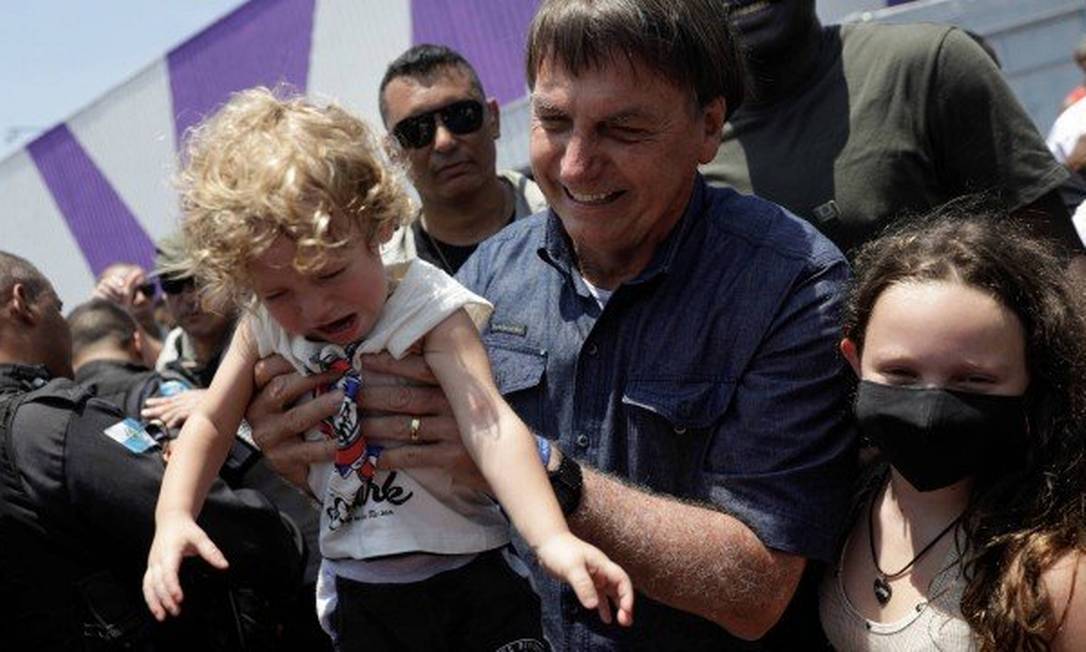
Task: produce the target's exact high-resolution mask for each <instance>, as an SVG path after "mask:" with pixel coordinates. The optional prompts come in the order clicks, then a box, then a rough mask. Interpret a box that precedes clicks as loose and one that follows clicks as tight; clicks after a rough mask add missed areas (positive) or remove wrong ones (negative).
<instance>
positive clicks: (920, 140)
mask: <svg viewBox="0 0 1086 652" xmlns="http://www.w3.org/2000/svg"><path fill="white" fill-rule="evenodd" d="M819 56H820V62H819V65H818V67H817V68H816V71H815V73H814V74H813V75H812V76H811V79H810V80H809V83H808V84H807V85H806V86H805V87H803V88H801V89H798V90H797V92H796V93H795V94H793V95H792V96H789V97H786V98H784V99H782V100H781V101H780V102H778V103H776V104H774V105H772V106H764V105H761V106H760V105H757V104H749V105H744V106H743V107H742V108H740V109H739V110H738V111H737V112H736V114H735V115H734V116H733V117H732V119H731V121H730V122H729V123H728V124H727V125H726V126H725V128H724V134H723V136H724V142H723V143H722V144H721V146H720V149H719V151H718V152H717V156H716V158H715V159H714V160H713V161H712V162H711V163H709V164H708V165H706V166H704V168H703V170H702V172H703V174H704V175H705V176H706V178H707V179H708V180H709V181H710V183H713V184H716V185H728V186H732V187H734V188H736V189H737V190H739V191H740V192H753V193H755V194H757V195H759V196H761V197H764V198H766V199H769V200H771V201H774V202H776V203H778V204H781V205H782V206H784V207H785V208H788V209H789V210H791V211H792V212H794V213H796V214H797V215H799V216H800V217H803V218H805V219H807V220H808V221H810V222H812V223H814V224H815V225H816V226H817V227H818V228H819V229H820V230H821V231H822V232H823V233H825V234H826V235H827V236H829V238H830V239H831V240H833V241H834V243H836V244H837V246H838V247H840V248H841V249H842V250H843V251H845V252H846V253H847V252H849V251H850V250H851V249H853V248H854V247H856V246H857V245H859V244H862V243H864V242H866V241H867V240H870V239H872V238H874V237H875V236H877V235H878V233H879V231H880V230H881V229H882V228H883V227H884V226H885V225H886V224H887V223H888V222H889V221H890V220H891V219H892V218H894V217H896V216H899V215H902V214H909V213H918V212H923V211H925V210H927V209H930V208H932V207H935V206H938V205H939V204H942V203H944V202H946V201H948V200H950V199H953V198H955V197H957V196H960V195H963V194H968V193H974V192H982V191H988V192H995V193H997V194H998V195H999V197H1000V198H1001V199H1002V201H1003V202H1004V203H1005V204H1006V206H1007V207H1008V208H1009V209H1018V208H1021V207H1023V206H1026V205H1028V204H1030V203H1032V202H1034V201H1036V200H1037V199H1039V198H1040V197H1042V196H1043V195H1045V194H1046V193H1047V192H1049V191H1051V190H1053V189H1055V188H1056V187H1057V186H1058V185H1059V184H1060V182H1062V181H1063V180H1064V179H1065V178H1066V176H1067V172H1066V170H1064V169H1063V167H1062V166H1060V165H1059V164H1058V163H1057V162H1056V160H1055V159H1054V158H1053V157H1052V155H1051V154H1050V153H1049V152H1048V149H1047V148H1046V147H1045V144H1044V141H1043V140H1042V139H1041V136H1040V134H1038V132H1037V129H1036V127H1035V126H1034V125H1033V123H1032V122H1031V121H1030V118H1029V116H1028V115H1026V113H1025V111H1024V110H1023V109H1022V107H1021V106H1020V105H1019V103H1018V101H1017V99H1015V97H1014V95H1013V93H1012V92H1011V90H1010V88H1009V87H1008V86H1007V84H1006V83H1005V81H1004V80H1003V77H1002V74H1001V72H1000V71H999V69H998V68H997V67H996V66H995V64H994V62H993V61H992V60H991V58H990V57H989V56H988V55H987V54H986V53H985V52H984V51H983V50H982V49H981V48H980V47H979V46H978V45H977V44H976V43H975V42H974V41H973V40H972V39H971V38H970V37H969V36H968V35H967V34H965V33H964V32H962V31H961V30H959V29H956V28H952V27H947V26H941V25H871V24H860V25H845V26H831V27H827V28H825V30H824V31H823V41H822V49H821V53H820V55H819ZM1047 230H1049V231H1051V232H1052V233H1053V234H1055V233H1057V232H1058V233H1059V237H1060V238H1062V239H1064V240H1065V241H1066V238H1067V237H1070V236H1073V232H1072V231H1070V228H1069V220H1068V224H1060V225H1053V226H1052V228H1051V229H1047Z"/></svg>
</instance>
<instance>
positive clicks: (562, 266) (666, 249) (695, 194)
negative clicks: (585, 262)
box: [538, 173, 706, 293]
mask: <svg viewBox="0 0 1086 652" xmlns="http://www.w3.org/2000/svg"><path fill="white" fill-rule="evenodd" d="M705 189H706V185H705V179H703V178H702V176H701V173H697V174H696V175H695V179H694V189H693V191H692V192H691V194H690V199H689V201H687V203H686V209H685V210H684V211H683V215H682V217H680V218H679V221H678V222H676V223H675V226H674V227H672V229H671V232H670V233H668V234H667V237H665V238H664V240H663V241H662V242H661V243H660V244H659V245H658V246H657V247H656V251H655V252H653V255H652V259H651V260H649V264H648V265H646V266H645V269H643V270H641V272H640V273H639V274H638V275H637V276H636V277H634V278H633V279H631V280H629V281H626V282H625V283H623V285H640V284H642V283H647V282H648V281H651V280H652V279H654V278H656V277H657V276H660V275H662V274H667V273H669V272H670V271H671V268H672V266H673V265H674V263H675V261H676V257H677V256H678V252H679V249H680V248H681V246H682V243H683V242H684V241H685V240H686V236H687V233H688V232H689V231H690V229H691V228H692V225H693V224H694V223H696V221H697V220H698V219H700V218H701V216H702V215H703V214H704V212H705V211H704V209H705ZM538 254H539V257H540V258H542V259H543V261H544V262H546V263H547V264H549V265H551V266H552V267H554V268H555V269H557V270H558V271H559V272H561V273H562V274H563V275H565V276H566V278H567V279H570V280H572V279H575V278H579V277H580V272H579V270H578V269H577V265H576V256H575V254H574V253H573V243H572V242H571V241H570V238H569V235H568V234H567V233H566V230H565V229H564V228H563V227H562V220H561V219H559V217H558V215H557V214H556V213H555V212H554V209H551V208H548V209H547V224H546V228H545V231H544V236H543V246H542V247H540V248H539V250H538ZM574 285H575V286H576V287H577V289H578V293H584V292H587V290H586V289H585V288H582V287H581V284H580V283H575V284H574ZM582 290H583V291H584V292H582Z"/></svg>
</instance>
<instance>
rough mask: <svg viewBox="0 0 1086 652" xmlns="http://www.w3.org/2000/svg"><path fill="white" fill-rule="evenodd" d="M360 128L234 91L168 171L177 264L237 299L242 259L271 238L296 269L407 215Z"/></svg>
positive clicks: (373, 236) (265, 94)
mask: <svg viewBox="0 0 1086 652" xmlns="http://www.w3.org/2000/svg"><path fill="white" fill-rule="evenodd" d="M393 170H394V169H393V168H392V167H391V166H389V165H388V164H386V162H385V161H384V160H383V159H382V156H381V150H380V147H379V145H378V143H377V141H376V139H375V138H374V136H373V134H372V132H371V130H370V129H369V127H367V126H366V124H365V123H363V122H362V121H361V120H359V119H358V118H355V117H354V116H352V115H350V114H349V113H347V112H346V111H345V110H343V109H341V108H339V107H338V106H335V105H327V106H320V105H317V104H315V103H313V102H311V101H309V100H306V99H305V98H303V97H301V96H298V95H288V94H287V93H285V92H279V91H274V92H273V91H272V90H269V89H267V88H264V87H259V88H253V89H250V90H246V91H242V92H239V93H235V94H234V95H232V96H231V98H230V100H229V101H228V102H227V103H226V104H225V105H224V106H223V107H222V108H220V109H219V110H218V111H217V112H216V113H215V114H214V115H212V116H211V117H209V118H207V119H206V120H204V121H203V122H201V123H200V124H199V125H198V126H196V127H195V128H193V129H192V130H190V131H189V132H188V133H187V137H186V147H185V156H184V161H183V166H182V169H181V172H180V174H179V177H178V183H177V185H178V187H179V189H180V192H181V207H182V211H183V215H184V217H183V222H182V232H183V234H184V239H185V250H186V254H187V261H186V262H185V264H184V267H183V269H179V270H177V271H184V272H188V273H190V274H192V275H194V276H195V277H196V278H197V280H198V281H199V284H200V286H201V288H202V290H203V291H204V292H205V293H206V294H207V295H209V296H211V297H215V298H220V299H222V298H225V299H231V300H233V301H235V302H237V303H245V302H246V300H247V299H249V298H250V297H251V292H252V290H251V288H252V278H251V277H250V276H249V272H248V268H249V263H250V262H252V261H253V260H254V259H255V258H256V257H258V256H260V255H261V254H262V253H263V252H264V251H265V250H267V248H268V247H269V246H270V245H271V244H272V242H273V241H274V240H275V239H276V238H277V237H278V236H280V235H283V236H286V237H288V238H290V239H291V240H292V241H293V242H294V243H295V245H296V246H297V255H296V257H295V260H294V265H295V267H296V268H297V269H298V270H299V271H303V272H306V271H311V270H314V269H318V268H319V267H320V266H321V265H322V264H324V263H325V262H326V260H327V256H328V254H329V253H330V252H331V251H334V250H336V249H338V248H340V247H343V246H345V245H347V244H349V243H350V242H351V240H352V238H355V237H363V238H365V239H366V242H368V243H371V244H378V241H379V240H380V239H381V238H383V237H387V235H388V234H390V233H391V232H392V230H393V229H394V228H395V227H396V226H399V225H401V224H403V223H404V221H405V219H406V218H407V217H408V216H410V215H411V204H410V199H409V198H408V196H407V194H406V192H405V191H404V189H403V185H402V183H401V179H400V178H399V176H398V174H396V173H395V172H394V171H393Z"/></svg>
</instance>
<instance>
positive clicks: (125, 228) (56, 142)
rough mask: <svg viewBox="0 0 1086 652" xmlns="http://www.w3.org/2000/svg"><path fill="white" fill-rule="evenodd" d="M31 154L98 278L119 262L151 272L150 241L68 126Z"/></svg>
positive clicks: (42, 140) (45, 139)
mask: <svg viewBox="0 0 1086 652" xmlns="http://www.w3.org/2000/svg"><path fill="white" fill-rule="evenodd" d="M27 150H29V152H30V156H31V158H33V160H34V164H35V165H36V166H37V168H38V171H39V172H40V173H41V176H42V178H43V179H45V185H46V186H47V187H48V188H49V192H50V193H52V195H53V199H54V201H56V203H57V206H58V207H59V208H60V212H61V213H62V214H63V215H64V220H65V221H66V222H67V223H68V229H69V230H70V231H71V232H72V235H73V236H74V237H75V240H76V242H77V243H78V244H79V248H80V249H81V250H82V251H83V257H84V258H85V259H86V260H87V263H88V264H89V265H90V268H91V271H92V272H93V273H94V275H95V276H97V275H98V274H99V273H101V271H102V270H103V269H105V267H106V266H107V265H109V264H110V263H113V262H116V261H126V262H133V263H139V264H140V265H142V266H143V267H144V268H145V269H150V268H151V266H152V263H153V260H154V253H155V250H154V245H153V244H152V243H151V239H150V238H149V237H148V236H147V233H145V232H144V230H143V227H142V226H141V225H140V223H139V222H138V221H137V220H136V217H135V215H133V214H132V211H131V210H129V209H128V206H126V205H125V203H124V201H123V200H122V199H121V198H120V196H118V195H117V192H116V191H115V190H114V189H113V186H111V185H110V184H109V181H108V180H107V179H106V177H105V175H103V174H102V172H101V170H99V169H98V166H96V165H95V164H94V161H92V160H91V158H90V156H88V155H87V152H86V151H84V149H83V147H82V146H81V145H80V144H79V141H77V140H76V139H75V137H74V136H73V135H72V132H71V131H69V130H68V127H67V125H64V124H61V125H60V126H58V127H54V128H53V129H51V130H49V131H48V132H46V133H45V135H43V136H41V137H40V138H38V139H36V140H35V141H34V142H32V143H30V145H28V146H27ZM44 271H45V272H46V273H48V271H49V270H47V269H46V270H44Z"/></svg>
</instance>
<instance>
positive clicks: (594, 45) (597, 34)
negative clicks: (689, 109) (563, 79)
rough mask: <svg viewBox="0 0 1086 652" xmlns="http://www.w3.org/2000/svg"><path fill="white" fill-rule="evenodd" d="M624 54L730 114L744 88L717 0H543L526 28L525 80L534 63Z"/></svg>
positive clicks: (580, 66)
mask: <svg viewBox="0 0 1086 652" xmlns="http://www.w3.org/2000/svg"><path fill="white" fill-rule="evenodd" d="M621 57H625V58H626V60H627V61H629V62H630V63H631V64H643V65H645V66H648V67H649V68H651V69H652V70H654V71H655V72H657V73H659V74H660V75H661V76H663V77H665V78H667V79H670V80H673V81H674V82H675V83H676V84H678V85H679V86H680V87H682V88H688V89H690V91H691V92H692V94H693V95H694V97H696V98H697V101H698V105H699V106H705V105H706V104H708V103H709V102H711V101H712V100H714V99H716V98H717V97H722V98H724V102H725V105H726V111H727V114H728V115H731V114H732V113H733V112H734V111H735V110H736V109H737V108H739V105H740V104H741V103H742V102H743V96H744V94H745V92H746V64H745V61H744V59H743V55H742V52H741V51H740V49H739V45H738V41H737V39H736V37H735V34H734V32H733V30H732V28H731V26H730V24H729V20H728V3H727V2H724V0H545V1H544V2H543V4H542V6H540V8H539V11H538V12H536V15H535V18H533V19H532V24H531V27H530V28H529V30H528V48H527V58H526V63H527V67H528V68H527V74H528V86H529V87H532V88H534V87H535V80H536V74H537V73H538V72H539V68H540V66H542V65H543V64H544V63H546V64H547V65H552V64H557V65H560V66H561V67H563V68H565V69H566V70H568V71H569V72H570V73H571V74H572V75H575V76H576V75H578V74H580V73H581V72H582V71H583V70H586V69H589V68H597V67H600V66H604V65H607V64H609V63H611V62H612V61H614V60H618V59H620V58H621Z"/></svg>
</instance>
